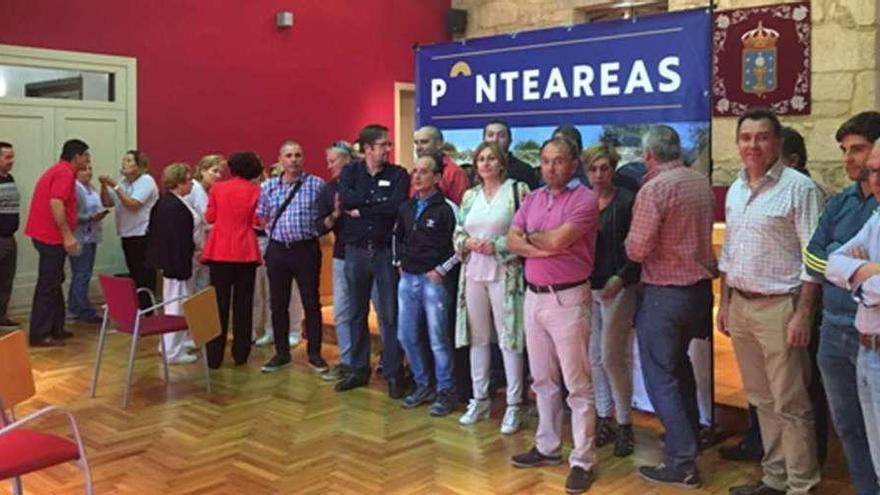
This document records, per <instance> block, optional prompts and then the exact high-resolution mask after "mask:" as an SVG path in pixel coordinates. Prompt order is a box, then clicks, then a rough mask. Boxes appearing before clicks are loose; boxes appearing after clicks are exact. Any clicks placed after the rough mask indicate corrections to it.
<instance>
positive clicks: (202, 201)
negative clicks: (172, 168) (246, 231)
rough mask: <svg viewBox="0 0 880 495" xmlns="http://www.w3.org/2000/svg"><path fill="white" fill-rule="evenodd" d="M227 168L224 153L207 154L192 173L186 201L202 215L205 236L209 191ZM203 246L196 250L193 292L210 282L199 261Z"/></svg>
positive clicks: (204, 234) (205, 234)
mask: <svg viewBox="0 0 880 495" xmlns="http://www.w3.org/2000/svg"><path fill="white" fill-rule="evenodd" d="M225 169H226V158H225V157H224V156H223V155H205V156H203V157H202V159H201V160H199V163H198V164H197V165H196V167H195V171H194V172H193V174H192V192H190V193H189V194H187V195H186V197H185V198H184V200H185V201H187V202H188V203H189V205H190V206H192V207H193V209H194V210H195V211H196V213H198V214H199V215H200V216H201V217H202V222H201V224H202V227H201V228H202V229H203V230H204V232H203V234H202V235H203V236H207V235H208V232H207V229H208V227H209V226H208V224H207V223H206V222H205V221H204V219H205V211H206V210H207V209H208V191H210V190H211V187H212V186H213V185H214V183H215V182H217V181H219V180H220V179H221V178H222V176H223V171H224V170H225ZM200 255H201V246H198V247H197V249H196V252H195V255H194V256H195V260H194V261H195V263H194V264H193V292H194V293H195V292H198V291H200V290H202V289H204V288H205V287H207V286H208V284H209V278H210V276H209V274H208V267H207V266H205V265H203V264H202V263H201V262H200V261H199V256H200Z"/></svg>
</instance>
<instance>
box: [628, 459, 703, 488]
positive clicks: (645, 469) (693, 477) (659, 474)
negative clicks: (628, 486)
mask: <svg viewBox="0 0 880 495" xmlns="http://www.w3.org/2000/svg"><path fill="white" fill-rule="evenodd" d="M639 476H641V477H642V478H643V479H646V480H648V481H652V482H654V483H662V484H664V485H673V486H677V487H679V488H685V489H688V490H693V489H694V488H699V487H700V477H699V475H697V472H696V471H694V472H692V473H679V472H678V471H675V470H673V469H671V468H668V467H666V466H665V465H664V464H659V465H657V466H642V467H640V468H639Z"/></svg>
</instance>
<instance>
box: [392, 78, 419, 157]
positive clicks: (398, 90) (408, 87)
mask: <svg viewBox="0 0 880 495" xmlns="http://www.w3.org/2000/svg"><path fill="white" fill-rule="evenodd" d="M405 92H406V93H415V92H416V85H415V84H413V83H404V82H395V83H394V159H395V160H396V161H397V162H398V163H400V161H401V160H400V157H401V156H403V153H412V148H411V147H410V149H409V150H404V149H403V139H401V134H400V111H401V108H400V100H401V95H402V94H403V93H405ZM413 122H415V115H413Z"/></svg>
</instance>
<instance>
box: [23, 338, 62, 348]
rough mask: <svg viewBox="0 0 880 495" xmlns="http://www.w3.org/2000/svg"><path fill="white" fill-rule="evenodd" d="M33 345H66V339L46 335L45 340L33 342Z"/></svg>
mask: <svg viewBox="0 0 880 495" xmlns="http://www.w3.org/2000/svg"><path fill="white" fill-rule="evenodd" d="M31 347H64V341H63V340H60V339H53V338H52V337H46V338H45V339H43V340H38V341H36V342H31Z"/></svg>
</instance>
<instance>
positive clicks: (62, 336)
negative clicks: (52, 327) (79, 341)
mask: <svg viewBox="0 0 880 495" xmlns="http://www.w3.org/2000/svg"><path fill="white" fill-rule="evenodd" d="M54 337H55V340H63V339H69V338H72V337H73V332H68V331H67V330H62V331H61V332H60V333H59V334H58V335H55V336H54Z"/></svg>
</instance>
